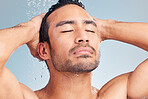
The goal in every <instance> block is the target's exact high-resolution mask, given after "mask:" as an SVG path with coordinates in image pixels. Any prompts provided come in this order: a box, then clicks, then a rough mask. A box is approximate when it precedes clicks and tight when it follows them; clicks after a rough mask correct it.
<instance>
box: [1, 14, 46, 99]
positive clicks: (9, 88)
mask: <svg viewBox="0 0 148 99" xmlns="http://www.w3.org/2000/svg"><path fill="white" fill-rule="evenodd" d="M43 16H44V14H42V15H39V16H37V17H35V18H33V19H32V20H31V21H29V22H26V23H21V24H19V25H17V26H15V27H12V28H8V29H2V30H0V99H24V97H25V96H24V90H22V86H21V85H20V84H19V83H18V81H17V80H16V78H15V77H14V75H13V74H12V73H11V72H10V71H9V70H8V69H7V68H6V67H4V65H5V63H6V62H7V60H8V59H9V57H10V55H11V54H12V53H13V51H15V50H16V49H17V48H18V47H19V46H21V45H23V44H27V45H28V46H29V48H30V49H31V53H32V54H33V55H34V56H36V57H37V54H36V47H37V43H38V36H39V33H38V32H39V29H40V24H41V21H42V18H43ZM23 88H24V87H23Z"/></svg>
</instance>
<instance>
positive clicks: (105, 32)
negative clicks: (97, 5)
mask: <svg viewBox="0 0 148 99" xmlns="http://www.w3.org/2000/svg"><path fill="white" fill-rule="evenodd" d="M93 19H95V21H96V24H97V28H98V31H99V32H98V36H99V37H100V38H101V41H104V40H107V39H109V38H110V32H109V31H110V30H109V29H108V27H109V26H111V25H112V24H114V23H115V22H116V21H115V20H111V19H108V20H102V19H97V18H95V17H93Z"/></svg>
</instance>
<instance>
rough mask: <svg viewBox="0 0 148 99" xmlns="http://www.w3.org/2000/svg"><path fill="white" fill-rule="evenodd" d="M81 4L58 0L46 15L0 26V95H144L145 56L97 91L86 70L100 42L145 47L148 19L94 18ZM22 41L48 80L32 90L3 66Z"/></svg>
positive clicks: (94, 98) (147, 86)
mask: <svg viewBox="0 0 148 99" xmlns="http://www.w3.org/2000/svg"><path fill="white" fill-rule="evenodd" d="M83 8H84V7H83V5H82V4H81V3H80V2H78V0H75V1H74V0H73V1H72V0H59V2H58V3H57V4H56V5H54V6H52V8H51V9H50V10H49V12H48V13H47V14H46V15H45V17H44V14H42V15H39V16H37V17H35V18H33V19H32V20H31V21H29V22H26V23H21V24H19V25H17V26H15V27H13V28H9V29H4V30H0V99H127V98H128V99H146V98H147V96H148V77H147V75H148V59H147V60H145V61H144V62H142V63H141V64H140V65H139V66H138V67H137V68H136V69H135V71H133V72H131V73H127V74H123V75H121V76H118V77H116V78H114V79H113V80H111V81H110V82H108V83H107V84H106V85H104V86H103V88H101V89H100V90H98V89H96V88H94V87H92V86H91V71H92V70H94V69H95V68H97V66H98V64H99V57H100V56H99V53H100V52H99V51H100V43H101V41H104V40H108V39H114V40H119V41H123V42H126V43H129V44H133V45H135V46H138V47H140V48H142V49H144V50H146V51H148V43H147V42H148V24H147V23H124V22H117V21H114V20H99V19H96V18H93V17H91V16H90V15H89V14H88V13H87V12H86V11H85V10H84V9H83ZM71 12H72V13H71ZM43 17H44V18H43ZM42 18H43V22H42ZM41 22H42V25H41ZM40 25H41V30H40ZM39 30H40V43H38V42H39V39H38V38H39V36H38V35H39ZM20 32H21V33H20ZM8 39H9V40H8ZM16 39H17V41H16ZM23 44H27V45H28V47H29V48H30V51H31V53H32V55H33V56H35V57H37V58H39V59H40V60H45V61H46V63H47V65H48V67H49V71H50V81H49V83H48V84H47V86H46V87H45V88H43V89H41V90H38V91H36V92H33V91H31V90H30V89H29V88H28V87H26V86H25V85H23V84H20V83H19V82H18V81H17V80H16V78H15V77H14V75H13V74H12V73H11V72H10V71H9V70H8V69H7V68H6V67H4V64H5V63H6V62H7V60H8V58H9V56H10V55H11V53H12V52H13V51H14V50H16V49H17V48H18V47H19V46H21V45H23ZM10 45H11V46H10ZM37 52H38V54H37Z"/></svg>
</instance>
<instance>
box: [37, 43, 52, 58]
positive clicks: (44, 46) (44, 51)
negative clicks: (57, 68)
mask: <svg viewBox="0 0 148 99" xmlns="http://www.w3.org/2000/svg"><path fill="white" fill-rule="evenodd" d="M49 51H50V50H49V45H48V43H47V42H44V43H38V46H37V52H38V54H39V56H40V58H42V60H47V59H50V54H49V53H50V52H49Z"/></svg>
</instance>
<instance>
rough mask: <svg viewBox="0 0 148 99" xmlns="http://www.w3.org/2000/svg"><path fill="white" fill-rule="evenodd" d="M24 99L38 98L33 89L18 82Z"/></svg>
mask: <svg viewBox="0 0 148 99" xmlns="http://www.w3.org/2000/svg"><path fill="white" fill-rule="evenodd" d="M20 86H21V89H22V92H23V95H24V99H39V98H38V97H37V95H36V94H35V92H34V91H32V90H31V89H30V88H29V87H27V86H26V85H24V84H22V83H20Z"/></svg>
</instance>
